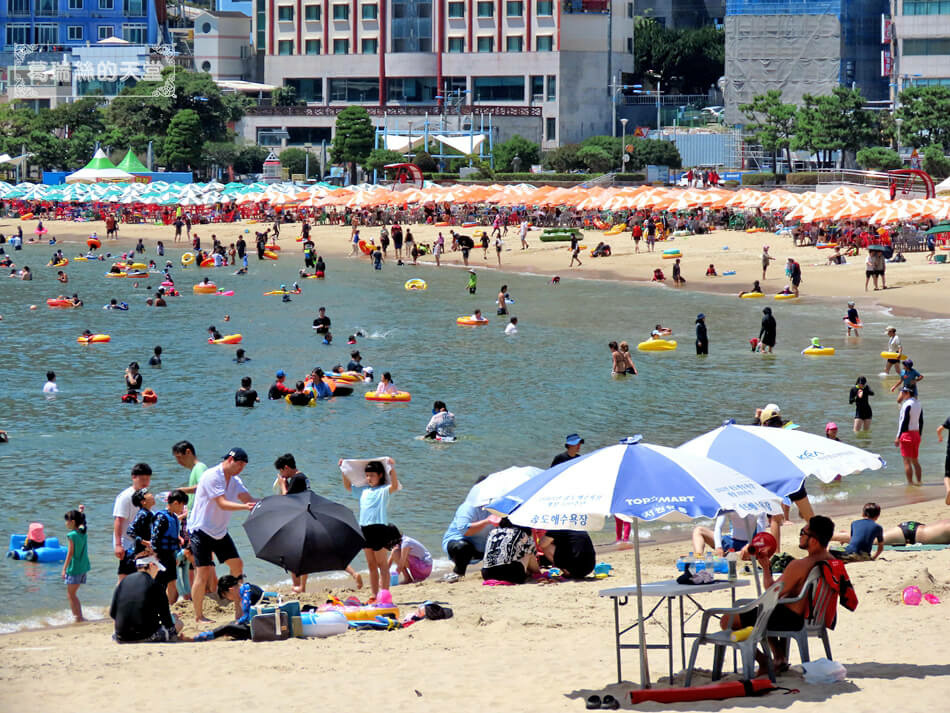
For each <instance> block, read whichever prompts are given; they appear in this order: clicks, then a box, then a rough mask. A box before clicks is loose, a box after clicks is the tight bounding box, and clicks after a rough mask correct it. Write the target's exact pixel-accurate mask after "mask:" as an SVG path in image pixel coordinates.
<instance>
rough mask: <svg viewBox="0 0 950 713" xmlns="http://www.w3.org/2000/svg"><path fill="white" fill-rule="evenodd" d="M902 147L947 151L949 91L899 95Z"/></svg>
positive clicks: (907, 91)
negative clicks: (930, 146) (934, 146)
mask: <svg viewBox="0 0 950 713" xmlns="http://www.w3.org/2000/svg"><path fill="white" fill-rule="evenodd" d="M897 118H898V119H899V120H900V121H901V122H903V123H902V124H901V130H900V134H901V143H902V144H904V145H909V146H913V147H914V148H919V147H921V146H928V145H930V144H939V145H940V146H943V147H944V148H945V149H946V148H947V147H950V87H945V86H936V87H910V88H908V89H905V90H904V91H902V92H901V94H900V108H899V109H898V110H897Z"/></svg>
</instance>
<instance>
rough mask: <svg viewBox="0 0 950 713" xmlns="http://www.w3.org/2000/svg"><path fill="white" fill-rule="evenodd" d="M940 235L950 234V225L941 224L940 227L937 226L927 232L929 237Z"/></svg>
mask: <svg viewBox="0 0 950 713" xmlns="http://www.w3.org/2000/svg"><path fill="white" fill-rule="evenodd" d="M939 233H950V223H941V224H940V225H935V226H934V227H932V228H931V229H930V230H928V231H927V235H934V234H939Z"/></svg>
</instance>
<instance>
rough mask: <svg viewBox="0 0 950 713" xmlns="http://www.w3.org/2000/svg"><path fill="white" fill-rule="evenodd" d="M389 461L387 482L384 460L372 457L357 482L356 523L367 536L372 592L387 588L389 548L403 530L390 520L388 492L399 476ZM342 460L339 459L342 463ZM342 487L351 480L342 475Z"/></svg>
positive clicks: (349, 485)
mask: <svg viewBox="0 0 950 713" xmlns="http://www.w3.org/2000/svg"><path fill="white" fill-rule="evenodd" d="M387 460H388V462H389V466H390V468H389V476H390V482H389V483H387V482H386V470H385V468H384V467H383V462H382V461H378V460H371V461H369V462H368V463H366V465H365V466H364V469H363V472H364V475H365V477H366V483H365V484H363V485H358V486H357V487H360V488H361V489H362V492H361V493H360V517H359V523H360V527H361V528H362V530H363V537H364V539H365V540H366V547H365V548H363V554H364V555H366V562H367V564H369V581H370V586H371V587H372V589H373V596H374V597H375V596H376V595H378V594H379V590H380V589H388V588H389V550H390V549H392V548H393V547H395V546H397V545H399V544H400V543H401V541H402V534H401V533H400V532H399V530H398V529H397V528H396V527H395V526H394V525H390V524H389V496H390V495H391V494H392V493H394V492H396V491H397V490H398V489H399V478H398V477H397V476H396V468H395V464H394V463H393V460H392V458H389V459H387ZM342 463H343V461H340V464H341V465H342ZM343 487H345V488H346V489H347V490H348V491H349V490H352V488H353V483H352V482H350V479H349V478H347V477H346V475H345V474H344V476H343Z"/></svg>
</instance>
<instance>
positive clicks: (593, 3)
mask: <svg viewBox="0 0 950 713" xmlns="http://www.w3.org/2000/svg"><path fill="white" fill-rule="evenodd" d="M561 9H562V11H563V12H564V13H566V14H568V15H579V14H582V13H586V14H589V15H607V14H609V13H610V2H609V0H563V4H562V6H561Z"/></svg>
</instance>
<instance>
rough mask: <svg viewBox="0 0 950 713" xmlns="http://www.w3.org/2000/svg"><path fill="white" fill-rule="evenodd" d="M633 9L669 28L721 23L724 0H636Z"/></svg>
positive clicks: (724, 13) (637, 13) (724, 7)
mask: <svg viewBox="0 0 950 713" xmlns="http://www.w3.org/2000/svg"><path fill="white" fill-rule="evenodd" d="M635 11H636V15H637V17H648V18H651V19H654V20H656V21H657V22H659V23H660V24H661V25H663V26H664V27H668V28H670V29H677V30H679V29H683V28H688V27H702V26H703V25H713V24H716V25H721V24H722V21H723V19H724V18H725V16H726V0H637V3H636V9H635Z"/></svg>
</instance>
